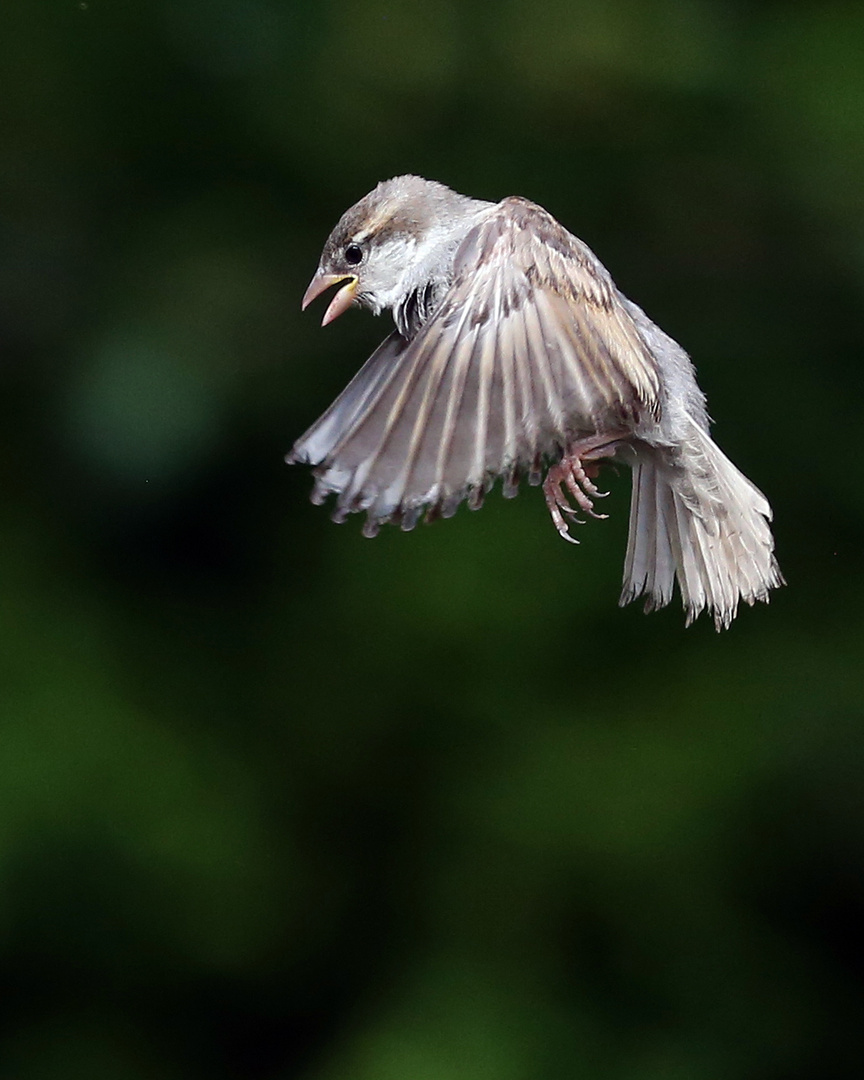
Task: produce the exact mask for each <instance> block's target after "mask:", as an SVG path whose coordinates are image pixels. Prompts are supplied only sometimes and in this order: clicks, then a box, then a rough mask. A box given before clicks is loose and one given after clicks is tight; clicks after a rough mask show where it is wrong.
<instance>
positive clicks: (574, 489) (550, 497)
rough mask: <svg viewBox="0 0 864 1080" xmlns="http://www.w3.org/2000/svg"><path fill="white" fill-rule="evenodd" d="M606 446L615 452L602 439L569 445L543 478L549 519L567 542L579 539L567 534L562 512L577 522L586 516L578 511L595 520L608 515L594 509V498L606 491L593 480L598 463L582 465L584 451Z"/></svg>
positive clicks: (603, 448) (582, 520)
mask: <svg viewBox="0 0 864 1080" xmlns="http://www.w3.org/2000/svg"><path fill="white" fill-rule="evenodd" d="M607 447H608V448H609V449H610V450H612V451H613V452H614V448H613V447H612V445H611V444H609V443H607V442H606V441H605V440H604V442H603V444H602V445H601V447H597V446H596V445H591V444H590V443H588V444H586V442H584V441H583V442H581V443H576V444H574V445H572V446H571V447H570V448H569V451H568V452H567V453H565V455H564V457H563V458H562V459H561V461H560V462H559V463H558V464H557V465H553V466H552V467H551V468H550V469H549V471H548V472H547V474H546V479H545V480H544V481H543V494H544V496H545V497H546V507H547V509H548V510H549V514H550V516H551V518H552V522H553V524H554V525H555V528H556V529H557V530H558V533H559V534H560V535H561V536H563V537H564V539H565V540H568V541H569V542H570V543H573V544H578V542H579V541H578V540H576V538H575V537H573V536H571V535H570V528H569V524H568V522H566V521H565V520H564V515H565V514H566V516H567V517H568V518H570V522H571V523H575V524H577V525H584V524H585V520H584V519H583V518H580V517H578V516H577V514H578V513H579V512H580V511H582V512H583V513H585V514H589V515H590V516H591V517H593V518H597V519H598V520H602V519H603V518H606V517H608V516H609V515H608V514H600V513H598V512H597V511H596V510H595V509H594V499H605V498H606V496H607V495H608V494H609V492H608V491H600V490H599V489H598V488H597V486H596V484H594V482H593V481H594V479H596V477H597V475H598V473H599V471H600V466H599V464H595V463H594V460H592V461H591V462H590V463H589V464H588V465H587V466H586V465H583V463H582V459H581V456H582V454H583V453H592V452H593V453H597V452H598V450H601V451H602V450H605V449H607ZM595 460H596V459H595ZM574 503H575V505H574Z"/></svg>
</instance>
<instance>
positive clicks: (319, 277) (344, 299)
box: [300, 270, 358, 326]
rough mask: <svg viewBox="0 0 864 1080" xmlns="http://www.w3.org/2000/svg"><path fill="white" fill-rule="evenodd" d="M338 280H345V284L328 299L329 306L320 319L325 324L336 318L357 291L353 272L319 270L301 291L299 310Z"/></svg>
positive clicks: (344, 309) (351, 300)
mask: <svg viewBox="0 0 864 1080" xmlns="http://www.w3.org/2000/svg"><path fill="white" fill-rule="evenodd" d="M340 281H346V282H347V284H346V285H343V286H342V288H341V289H340V290H339V292H337V293H336V295H335V296H334V297H333V299H332V300H331V301H330V306H329V307H328V308H327V310H326V311H325V312H324V318H323V319H322V320H321V325H322V326H326V325H327V323H331V322H333V320H334V319H337V318H338V317H339V316H340V315H341V314H342V312H343V311H347V310H348V308H349V307H351V305H352V303H353V302H354V296H355V294H356V292H357V283H358V279H357V277H356V276H355V275H354V274H322V273H321V271H320V270H319V271H318V272H317V273H316V274H315V277H313V278H312V280H311V281H310V282H309V288H308V289H307V290H306V292H305V293H303V302H302V303H301V305H300V310H301V311H305V310H306V308H307V307H309V305H310V304H311V303H312V301H313V300H314V299H315V298H316V297H318V296H320V295H321V293H323V292H326V291H327V289H329V288H330V286H331V285H336V284H337V283H338V282H340Z"/></svg>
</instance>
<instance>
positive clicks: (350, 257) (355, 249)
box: [345, 244, 363, 266]
mask: <svg viewBox="0 0 864 1080" xmlns="http://www.w3.org/2000/svg"><path fill="white" fill-rule="evenodd" d="M362 259H363V249H362V248H361V247H360V246H359V244H349V245H348V247H346V248H345V262H347V263H348V265H349V266H356V265H357V264H358V263H359V262H360V261H361V260H362Z"/></svg>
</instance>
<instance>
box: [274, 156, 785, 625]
mask: <svg viewBox="0 0 864 1080" xmlns="http://www.w3.org/2000/svg"><path fill="white" fill-rule="evenodd" d="M346 280H347V281H348V283H349V284H348V285H345V286H343V288H342V289H341V290H340V292H339V294H337V296H336V298H335V299H334V300H333V302H332V303H331V306H330V309H328V314H327V316H325V321H329V320H330V318H333V317H335V315H336V314H339V313H340V312H341V311H342V310H345V308H346V307H347V306H349V305H350V303H352V302H355V303H359V304H361V305H362V306H365V307H367V308H369V309H370V310H372V311H373V312H375V313H376V314H377V313H379V312H381V311H382V310H388V309H389V310H391V311H392V313H393V318H394V321H395V323H396V330H395V331H394V332H393V333H392V334H391V335H390V336H389V337H388V338H387V339H386V340H385V341H384V342H383V343H382V344H381V346H380V347H379V348H378V349H377V350H376V352H375V353H374V354H373V355H372V357H371V358H370V359H369V360H368V361H367V363H366V364H365V366H364V367H363V368H362V369H361V370H360V372H359V373H358V374H357V375H356V376H355V378H354V379H353V380H352V382H351V383H350V384H349V385H348V387H347V388H346V389H345V390H344V391H343V393H342V394H341V395H340V396H339V397H338V398H337V399H336V401H335V402H334V403H333V405H331V406H330V408H329V409H328V410H327V412H325V414H324V415H323V416H322V417H321V418H320V420H318V421H317V423H315V424H314V425H313V426H312V427H311V428H310V429H309V431H308V432H306V434H305V435H304V436H303V437H302V438H301V439H300V440H299V441H298V442H297V443H296V445H295V446H294V448H293V451H292V453H291V454H290V455H289V457H288V460H289V461H293V462H309V463H310V464H312V465H314V466H316V468H315V478H316V486H315V492H314V495H313V499H314V501H316V502H321V501H323V500H324V498H326V496H327V495H329V494H331V493H332V494H335V495H336V506H335V510H334V517H335V518H336V520H342V519H344V517H345V516H346V515H347V514H349V513H352V512H354V511H361V510H362V511H365V512H366V514H367V524H366V527H365V530H364V531H366V532H367V534H371V535H374V533H375V532H376V531H377V528H378V526H379V525H380V524H381V523H383V522H387V521H395V522H398V523H400V524H401V526H402V528H403V529H410V528H412V527H413V526H414V524H415V523H416V521H417V519H418V517H419V515H420V514H421V513H422V512H423V511H424V510H425V511H426V512H427V516H437V515H441V516H444V517H447V516H449V515H451V514H452V513H454V512H455V510H456V508H457V506H458V505H459V503H460V502H462V501H463V500H465V499H467V500H468V502H469V505H472V506H474V507H476V506H479V505H480V503H481V502H482V496H483V494H484V492H486V491H488V490H489V488H490V487H491V486H492V484H493V483H494V482H495V479H496V478H497V477H499V476H500V477H502V478H503V491H504V494H505V495H506V496H512V495H515V494H516V491H517V487H518V483H519V479H520V477H521V476H523V475H527V476H528V478H529V480H531V481H532V482H534V483H538V482H539V480H540V477H541V468H542V465H543V463H544V461H545V462H548V463H550V464H551V465H552V469H551V470H550V474H549V477H548V478H547V481H546V485H545V486H544V490H545V492H546V496H547V503H549V508H550V510H551V511H552V515H553V519H554V520H555V521H556V525H557V526H558V528H559V531H560V532H561V533H562V535H564V536H565V538H567V539H571V537H570V536H569V532H568V529H567V526H566V525H565V524H564V521H563V518H562V511H563V513H564V514H568V515H572V512H573V511H574V510H575V509H576V507H573V506H572V505H570V503H569V502H568V501H567V499H568V498H569V499H572V500H573V501H574V502H575V503H576V504H577V507H581V508H582V509H584V510H586V511H587V512H588V513H593V501H592V497H596V495H597V494H598V493H597V490H596V488H594V487H593V484H592V483H591V481H590V479H588V477H589V476H590V475H593V473H592V472H591V471H590V470H591V468H592V463H596V462H597V461H598V460H600V459H603V458H611V457H617V458H619V459H621V460H624V461H626V462H627V463H628V464H630V465H631V466H632V468H633V494H632V501H631V516H630V537H629V544H628V550H627V557H626V562H625V570H624V589H623V593H622V596H621V603H626V602H628V601H630V600H632V599H634V598H636V597H637V596H639V595H642V594H644V595H645V596H646V608H647V609H648V610H650V609H653V608H655V607H660V606H662V605H664V604H667V603H668V602H669V600H670V599H671V596H672V591H673V585H674V582H675V580H676V578H677V580H678V584H679V588H680V590H681V595H682V599H683V602H684V606H685V609H686V612H687V621H688V623H689V622H690V621H692V619H694V618H695V617H696V616H697V615H698V614H699V612H700V611H702V610H704V609H707V610H708V611H710V612H711V613H712V614H713V616H714V620H715V623H716V625H717V627H718V628H721V627H725V626H728V625H729V623H730V622H731V620H732V619H733V618H734V616H735V613H736V610H737V606H738V602H739V600H744V601H745V602H746V603H749V604H752V603H753V602H754V601H755V600H767V599H768V593H769V590H770V589H772V588H774V587H775V586H777V585H780V584H782V577H781V575H780V571H779V568H778V566H777V563H776V560H775V558H774V555H773V539H772V536H771V531H770V528H769V524H768V522H769V521H770V520H771V510H770V507H769V505H768V502H767V500H766V499H765V497H764V496H763V495H762V494H761V492H760V491H759V490H758V489H757V488H756V487H754V486H753V485H752V484H751V483H750V481H749V480H747V479H746V477H745V476H744V475H743V474H742V473H741V472H739V471H738V470H737V469H736V468H735V466H734V465H733V464H732V463H731V462H730V461H729V459H728V458H726V457H725V455H724V454H723V453H722V452H721V451H720V449H719V448H718V447H717V445H716V444H715V443H714V442H713V440H712V439H711V437H710V435H709V422H708V416H707V413H706V410H705V400H704V396H703V394H702V392H701V391H700V389H699V387H698V385H697V383H696V378H695V374H694V371H693V366H692V364H691V363H690V360H689V357H688V356H687V354H686V353H685V352H684V350H683V349H682V348H681V347H680V346H679V345H678V344H677V343H676V342H675V341H673V340H672V339H671V338H670V337H669V336H668V335H666V334H664V333H663V331H662V330H660V329H659V327H657V326H656V325H655V324H654V323H653V322H651V320H650V319H649V318H648V317H647V316H646V315H645V313H644V312H643V311H642V310H641V309H640V308H639V307H637V306H636V305H635V304H633V303H632V302H631V301H629V300H628V299H627V298H626V297H625V296H623V295H622V294H621V293H620V292H619V291H618V289H617V288H616V287H615V284H614V282H613V281H612V279H611V277H610V276H609V273H608V271H607V270H606V268H605V267H604V266H603V265H602V263H601V262H600V261H599V259H597V257H596V256H595V255H594V254H593V252H592V251H591V250H590V249H589V248H588V247H587V245H585V244H584V243H583V242H582V241H581V240H579V239H577V237H575V236H573V235H572V234H571V233H569V232H568V231H567V230H566V229H564V228H563V227H562V226H561V225H560V224H559V223H558V222H557V221H556V220H555V219H554V218H553V217H552V216H551V215H550V214H548V213H547V212H546V211H545V210H543V209H542V208H541V207H539V206H537V205H535V204H534V203H531V202H529V201H528V200H526V199H522V198H517V197H511V198H507V199H504V200H503V201H502V202H500V203H497V204H493V203H488V202H482V201H479V200H475V199H469V198H467V197H465V196H462V195H457V194H456V193H455V192H452V191H450V189H449V188H446V187H444V186H443V185H441V184H436V183H433V182H431V181H427V180H423V179H421V178H420V177H414V176H405V177H396V178H395V179H393V180H388V181H385V182H384V183H382V184H379V185H378V187H377V188H376V189H375V190H374V191H372V192H370V194H369V195H367V196H366V197H365V198H364V199H362V200H361V201H360V202H359V203H357V204H356V205H355V206H354V207H352V208H351V209H350V210H349V211H347V212H346V214H345V215H343V217H342V219H341V221H340V222H339V224H338V225H337V227H336V229H334V231H333V233H332V234H331V236H330V238H329V239H328V241H327V244H326V246H325V248H324V252H323V254H322V257H321V263H320V265H319V269H318V272H317V274H316V276H315V278H313V281H312V284H311V285H310V288H309V290H308V291H307V294H306V298H305V300H304V306H305V303H308V302H309V300H311V299H314V297H315V296H317V295H318V294H319V293H320V292H322V291H324V289H325V288H326V287H327V286H328V285H329V284H333V283H336V282H343V281H346ZM585 463H588V465H587V469H588V471H586V467H585ZM558 485H561V487H563V488H565V489H566V491H567V495H566V496H564V497H562V496H561V495H560V494H559V487H558ZM594 516H599V515H596V514H595V515H594Z"/></svg>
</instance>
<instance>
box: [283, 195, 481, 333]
mask: <svg viewBox="0 0 864 1080" xmlns="http://www.w3.org/2000/svg"><path fill="white" fill-rule="evenodd" d="M486 205H488V204H486V203H479V202H478V201H477V200H476V199H470V198H467V197H466V196H465V195H457V193H456V192H455V191H451V190H450V188H448V187H445V186H444V185H443V184H439V183H436V182H435V181H434V180H424V179H423V178H422V177H420V176H396V177H394V178H393V179H392V180H385V181H383V182H382V183H380V184H379V185H378V186H377V187H376V188H375V189H374V191H370V192H369V194H368V195H366V196H364V197H363V198H362V199H361V200H360V201H359V202H358V203H355V204H354V206H352V207H351V209H350V210H346V212H345V213H344V214H343V215H342V217H341V218H340V220H339V223H338V225H337V226H336V228H335V229H334V230H333V232H332V233H331V234H330V236H329V238H328V239H327V243H326V244H325V245H324V251H323V252H322V254H321V261H320V262H319V264H318V269H317V270H316V272H315V276H314V277H313V278H312V281H311V282H310V283H309V287H308V289H307V290H306V292H305V294H304V296H303V303H302V307H303V310H305V309H306V308H307V307H308V305H309V304H311V303H312V301H313V300H315V299H316V298H317V297H318V296H320V295H321V294H322V293H323V292H326V290H327V289H329V288H330V287H331V286H333V285H338V284H340V283H341V285H342V287H341V288H340V289H339V290H338V291H337V292H336V294H335V296H334V297H333V299H332V300H331V301H330V305H329V307H328V308H327V310H326V312H325V313H324V318H323V319H322V321H321V325H322V326H326V325H327V323H330V322H332V321H333V320H334V319H335V318H337V317H338V316H339V315H341V314H342V313H343V312H344V311H347V310H348V308H349V307H351V306H352V304H360V305H362V306H363V307H366V308H369V310H370V311H372V312H374V313H375V314H376V315H378V314H380V312H382V311H385V310H389V309H392V308H394V307H396V306H397V305H398V304H400V303H401V302H402V301H403V300H404V299H405V297H406V296H407V295H408V294H409V293H410V292H412V291H413V290H414V289H415V288H417V287H418V285H421V284H423V283H424V282H423V279H424V277H425V278H426V279H427V280H429V279H431V278H433V277H434V276H435V275H436V274H437V273H439V272H440V269H441V267H440V266H439V264H440V263H443V262H444V261H446V256H447V254H448V253H450V256H451V259H450V261H451V263H452V250H455V242H456V241H457V240H458V239H461V237H462V235H463V234H464V228H460V225H462V223H464V222H466V221H468V220H469V219H470V218H471V216H472V215H473V212H474V211H475V210H476V208H477V207H478V206H479V207H482V206H486Z"/></svg>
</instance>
